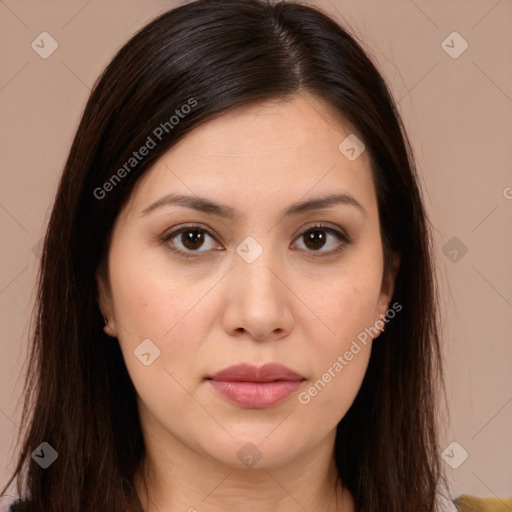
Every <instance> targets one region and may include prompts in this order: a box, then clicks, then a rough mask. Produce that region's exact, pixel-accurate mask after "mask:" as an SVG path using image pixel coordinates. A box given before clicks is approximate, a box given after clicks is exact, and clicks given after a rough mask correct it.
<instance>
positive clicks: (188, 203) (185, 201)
mask: <svg viewBox="0 0 512 512" xmlns="http://www.w3.org/2000/svg"><path fill="white" fill-rule="evenodd" d="M337 204H344V205H349V206H354V207H356V208H357V209H358V210H359V211H360V212H361V213H363V214H364V215H365V216H367V215H368V212H367V211H366V210H365V209H364V208H363V206H362V205H361V203H359V202H358V201H357V200H356V199H355V198H354V197H352V196H351V195H350V194H347V193H340V194H328V195H326V196H322V197H315V198H312V199H308V200H307V201H303V202H299V203H295V204H292V205H291V206H289V207H288V208H286V210H284V212H283V216H285V217H290V216H295V215H299V214H301V213H305V212H309V211H313V210H321V209H324V208H329V207H330V206H334V205H337ZM170 205H178V206H184V207H186V208H191V209H193V210H196V211H198V212H203V213H206V214H210V215H215V216H218V217H222V218H226V219H233V218H235V217H237V216H238V215H239V212H237V210H236V209H234V208H232V207H230V206H227V205H224V204H220V203H217V202H215V201H212V200H211V199H208V198H206V197H200V196H188V195H183V194H175V193H171V194H168V195H166V196H163V197H161V198H160V199H157V200H156V201H155V202H153V203H151V204H150V205H149V206H148V207H147V208H145V209H144V210H143V211H142V216H144V215H148V214H150V213H151V212H153V211H155V210H157V209H159V208H163V207H164V206H170Z"/></svg>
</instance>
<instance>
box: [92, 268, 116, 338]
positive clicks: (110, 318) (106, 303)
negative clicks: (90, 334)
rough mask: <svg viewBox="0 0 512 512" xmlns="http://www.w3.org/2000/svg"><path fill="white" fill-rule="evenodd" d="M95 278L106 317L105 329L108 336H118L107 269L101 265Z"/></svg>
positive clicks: (97, 295) (101, 309)
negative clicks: (106, 273)
mask: <svg viewBox="0 0 512 512" xmlns="http://www.w3.org/2000/svg"><path fill="white" fill-rule="evenodd" d="M95 278H96V290H97V294H96V300H97V302H98V307H99V309H100V311H101V314H102V315H103V319H104V325H103V331H104V332H105V334H107V335H108V336H112V337H113V338H116V337H117V330H116V328H115V320H114V315H113V308H112V299H111V293H110V286H109V285H108V283H107V281H106V277H105V271H104V269H103V268H101V267H100V268H98V270H96V274H95Z"/></svg>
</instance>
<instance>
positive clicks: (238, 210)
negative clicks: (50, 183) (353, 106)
mask: <svg viewBox="0 0 512 512" xmlns="http://www.w3.org/2000/svg"><path fill="white" fill-rule="evenodd" d="M351 133H354V132H353V131H352V130H351V129H350V127H349V125H348V124H347V123H344V122H343V121H342V120H340V119H339V118H338V117H335V116H334V113H333V111H332V110H331V109H330V107H329V106H328V105H327V104H325V103H323V102H322V101H321V100H319V99H317V98H314V97H312V96H297V97H295V98H294V99H293V100H291V101H287V102H277V101H274V102H266V103H261V104H258V105H252V106H246V107H243V108H239V109H237V110H233V111H231V112H229V113H227V114H224V115H222V116H220V117H218V118H216V119H213V120H210V121H208V122H206V123H204V124H203V125H201V126H199V127H197V128H196V129H195V130H193V131H192V132H191V133H189V134H188V135H187V136H186V137H184V138H183V139H182V140H181V141H180V142H179V143H178V144H177V145H175V146H174V147H173V148H171V150H169V151H168V152H167V153H166V154H164V155H163V156H162V157H161V158H160V159H159V160H158V162H157V163H156V164H155V165H154V166H153V167H152V168H151V169H150V170H149V171H148V172H147V173H146V174H145V175H144V176H143V177H142V178H141V179H140V180H139V181H138V183H137V185H136V187H135V189H134V190H133V193H132V194H131V196H130V199H129V201H128V202H127V204H126V205H125V206H124V208H123V209H122V211H121V212H120V214H119V216H118V218H117V220H116V223H115V225H114V228H113V234H112V239H111V245H110V249H109V254H108V262H107V267H108V270H107V272H106V273H105V275H98V285H99V292H100V294H99V297H100V307H101V309H102V311H103V313H104V315H105V317H106V318H107V319H108V326H107V327H106V328H105V330H106V332H107V333H108V334H109V335H111V336H115V337H117V338H118V340H119V343H120V347H121V350H122V353H123V357H124V360H125V362H126V366H127V369H128V372H129V374H130V377H131V379H132V381H133V383H134V386H135V388H136V391H137V395H138V397H137V400H138V406H139V411H140V417H141V423H142V426H143V430H144V431H145V433H146V434H147V435H154V436H158V437H159V439H160V440H161V441H162V442H163V443H166V441H168V443H169V445H178V444H179V446H181V447H186V449H189V450H191V451H192V452H194V453H195V454H197V455H200V456H205V457H207V458H208V459H209V460H212V459H213V460H215V461H218V462H222V463H223V464H228V465H230V466H236V467H243V465H244V464H245V465H247V464H248V463H249V460H250V457H253V459H254V457H257V458H259V461H258V465H259V466H260V467H273V466H275V465H278V464H282V463H285V462H290V461H292V460H293V459H294V458H298V457H300V456H301V455H303V454H304V453H305V452H306V451H308V450H314V449H315V447H318V446H319V445H321V444H322V443H325V441H326V440H328V441H329V443H332V442H334V434H335V428H336V425H337V423H338V422H339V421H340V420H341V419H342V418H343V416H344V415H345V414H346V412H347V410H348V409H349V407H350V405H351V404H352V402H353V401H354V399H355V397H356V395H357V392H358V390H359V388H360V385H361V383H362V380H363V377H364V375H365V372H366V369H367V365H368V361H369V357H370V352H371V345H372V342H373V340H372V337H373V338H374V337H377V336H378V334H379V327H380V328H381V327H382V325H383V322H382V321H381V319H382V317H383V316H384V315H385V314H386V312H387V310H388V308H389V307H390V304H389V302H390V299H391V296H392V293H393V280H394V274H393V272H392V273H390V274H387V273H384V267H383V249H382V242H381V237H380V228H379V216H378V210H377V199H376V192H375V188H374V184H373V181H372V176H371V171H370V160H369V158H368V154H367V152H365V151H363V153H362V154H361V155H360V156H359V157H357V158H356V159H353V158H352V159H348V158H347V157H346V156H345V154H346V153H343V152H342V151H341V150H340V149H339V145H340V143H341V142H342V141H343V140H344V139H345V138H346V137H347V136H348V135H350V134H351ZM342 147H344V146H342ZM178 195H179V196H184V197H182V198H181V199H180V200H179V201H177V197H178ZM329 195H331V196H337V200H333V201H331V202H325V203H322V201H319V202H317V203H310V204H309V207H308V206H307V203H308V202H310V201H311V200H313V199H322V198H325V197H326V196H329ZM199 198H201V200H200V199H199ZM104 200H108V197H107V198H105V199H104ZM209 203H215V205H213V204H209ZM304 203H306V206H302V207H298V206H297V205H300V204H304ZM395 273H396V270H395ZM369 333H371V335H370V334H369ZM374 342H375V343H378V340H376V341H374ZM270 363H276V364H279V365H283V366H284V367H286V369H287V370H286V371H285V369H283V368H282V367H279V368H278V367H272V366H264V365H267V364H270ZM240 364H244V365H249V366H244V367H242V368H238V369H236V368H235V369H233V368H231V369H229V367H232V366H233V365H240ZM262 366H264V368H263V369H262V368H261V367H262ZM226 369H228V370H227V371H226V372H224V373H223V374H219V372H221V371H222V370H226ZM270 381H273V382H270ZM248 457H249V458H248Z"/></svg>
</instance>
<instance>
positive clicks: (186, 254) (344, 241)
mask: <svg viewBox="0 0 512 512" xmlns="http://www.w3.org/2000/svg"><path fill="white" fill-rule="evenodd" d="M315 230H317V231H326V232H328V233H331V234H333V235H334V236H335V237H336V238H338V240H340V242H341V243H340V245H339V246H338V247H337V248H336V249H332V250H330V251H325V252H320V251H307V252H312V253H313V254H311V255H310V257H311V258H326V257H329V256H333V255H335V254H338V253H340V252H342V251H343V250H345V249H346V247H347V246H348V245H350V244H351V243H352V242H351V240H350V239H349V238H348V237H347V236H346V235H345V234H344V233H342V232H341V231H338V230H337V229H335V228H332V227H329V226H326V225H325V224H323V223H322V222H320V223H318V224H314V225H312V226H308V227H307V228H306V229H304V230H303V231H301V232H300V233H299V234H298V235H297V236H296V238H295V239H298V238H300V237H301V236H303V235H305V234H306V233H308V232H310V231H315ZM185 231H201V232H204V233H206V234H207V235H208V236H210V237H211V238H213V239H215V236H214V235H213V234H212V233H211V232H210V230H208V229H206V228H204V227H202V226H200V225H198V224H190V225H187V226H182V227H181V228H179V229H177V230H175V231H172V232H170V233H164V235H162V236H161V237H160V238H159V241H160V242H161V243H165V244H167V249H168V250H169V251H171V252H172V253H175V254H177V255H178V256H180V257H183V258H199V257H201V255H200V254H194V253H201V252H208V251H183V250H181V249H177V248H176V247H175V246H173V245H170V244H168V242H169V240H171V239H173V238H175V237H176V236H178V235H180V234H181V233H183V232H185ZM315 252H319V253H320V254H314V253H315Z"/></svg>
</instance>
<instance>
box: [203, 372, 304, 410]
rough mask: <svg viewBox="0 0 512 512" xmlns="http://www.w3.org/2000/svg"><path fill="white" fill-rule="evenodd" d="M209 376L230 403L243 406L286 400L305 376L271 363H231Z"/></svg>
mask: <svg viewBox="0 0 512 512" xmlns="http://www.w3.org/2000/svg"><path fill="white" fill-rule="evenodd" d="M206 380H207V381H208V382H209V384H210V385H211V386H212V388H213V389H214V390H215V391H216V392H218V393H219V394H220V395H221V396H222V397H223V398H224V399H226V400H228V401H229V402H230V403H233V404H235V405H237V406H239V407H242V408H244V409H266V408H268V407H273V406H275V405H278V404H280V403H281V402H283V401H284V400H286V399H287V398H288V397H289V396H291V395H292V394H293V393H294V392H295V391H297V389H298V388H299V387H300V386H301V385H302V383H303V381H305V380H306V379H305V377H303V376H302V375H300V374H298V373H297V372H294V371H293V370H291V369H290V368H287V367H286V366H283V365H280V364H276V363H268V364H264V365H263V366H254V365H251V364H240V365H235V366H230V367H228V368H225V369H224V370H222V371H220V372H218V373H216V374H214V375H212V376H210V377H207V379H206Z"/></svg>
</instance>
